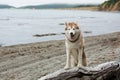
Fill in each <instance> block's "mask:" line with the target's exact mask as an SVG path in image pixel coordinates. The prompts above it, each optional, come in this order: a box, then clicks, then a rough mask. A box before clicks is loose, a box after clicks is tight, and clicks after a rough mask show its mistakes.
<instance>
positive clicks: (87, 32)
mask: <svg viewBox="0 0 120 80" xmlns="http://www.w3.org/2000/svg"><path fill="white" fill-rule="evenodd" d="M84 33H86V34H89V33H92V31H84Z"/></svg>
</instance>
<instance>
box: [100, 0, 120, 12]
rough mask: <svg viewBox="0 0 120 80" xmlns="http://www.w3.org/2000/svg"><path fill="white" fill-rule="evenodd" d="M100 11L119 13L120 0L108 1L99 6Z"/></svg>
mask: <svg viewBox="0 0 120 80" xmlns="http://www.w3.org/2000/svg"><path fill="white" fill-rule="evenodd" d="M99 9H100V10H104V11H120V0H108V1H105V2H104V3H102V4H101V5H100V8H99Z"/></svg>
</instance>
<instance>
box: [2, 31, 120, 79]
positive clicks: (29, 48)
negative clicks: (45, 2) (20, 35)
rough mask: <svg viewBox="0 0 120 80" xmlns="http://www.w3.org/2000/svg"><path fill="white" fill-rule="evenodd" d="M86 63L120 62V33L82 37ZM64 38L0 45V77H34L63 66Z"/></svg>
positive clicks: (64, 55)
mask: <svg viewBox="0 0 120 80" xmlns="http://www.w3.org/2000/svg"><path fill="white" fill-rule="evenodd" d="M85 52H86V55H87V62H88V66H95V65H97V64H100V63H103V62H108V61H113V60H115V61H120V32H115V33H109V34H104V35H98V36H91V37H85ZM65 60H66V53H65V44H64V40H57V41H47V42H37V43H29V44H19V45H13V46H6V47H0V80H37V79H39V78H40V77H41V76H44V75H46V74H48V73H51V72H54V71H56V70H59V69H61V68H63V67H64V65H65Z"/></svg>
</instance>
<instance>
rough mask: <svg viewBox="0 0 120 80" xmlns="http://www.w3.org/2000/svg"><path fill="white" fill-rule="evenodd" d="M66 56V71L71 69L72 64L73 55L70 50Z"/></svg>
mask: <svg viewBox="0 0 120 80" xmlns="http://www.w3.org/2000/svg"><path fill="white" fill-rule="evenodd" d="M66 54H67V60H66V65H65V67H64V69H68V68H70V66H71V65H70V64H71V62H70V58H71V56H70V55H71V54H70V50H69V49H67V50H66Z"/></svg>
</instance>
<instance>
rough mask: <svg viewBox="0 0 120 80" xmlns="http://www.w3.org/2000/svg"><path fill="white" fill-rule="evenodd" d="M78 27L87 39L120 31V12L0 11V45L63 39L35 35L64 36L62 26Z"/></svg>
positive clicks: (61, 37) (60, 37) (62, 37)
mask: <svg viewBox="0 0 120 80" xmlns="http://www.w3.org/2000/svg"><path fill="white" fill-rule="evenodd" d="M69 21H73V22H76V23H78V24H79V26H80V28H81V30H82V32H84V31H91V33H89V34H85V33H83V35H84V36H93V35H100V34H106V33H112V32H119V31H120V12H100V11H87V10H32V9H0V44H1V45H3V46H9V45H16V44H25V43H32V42H42V41H49V40H61V39H64V35H55V36H44V37H34V36H33V35H35V34H49V33H57V34H60V33H63V32H64V25H60V24H61V23H65V22H69Z"/></svg>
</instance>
